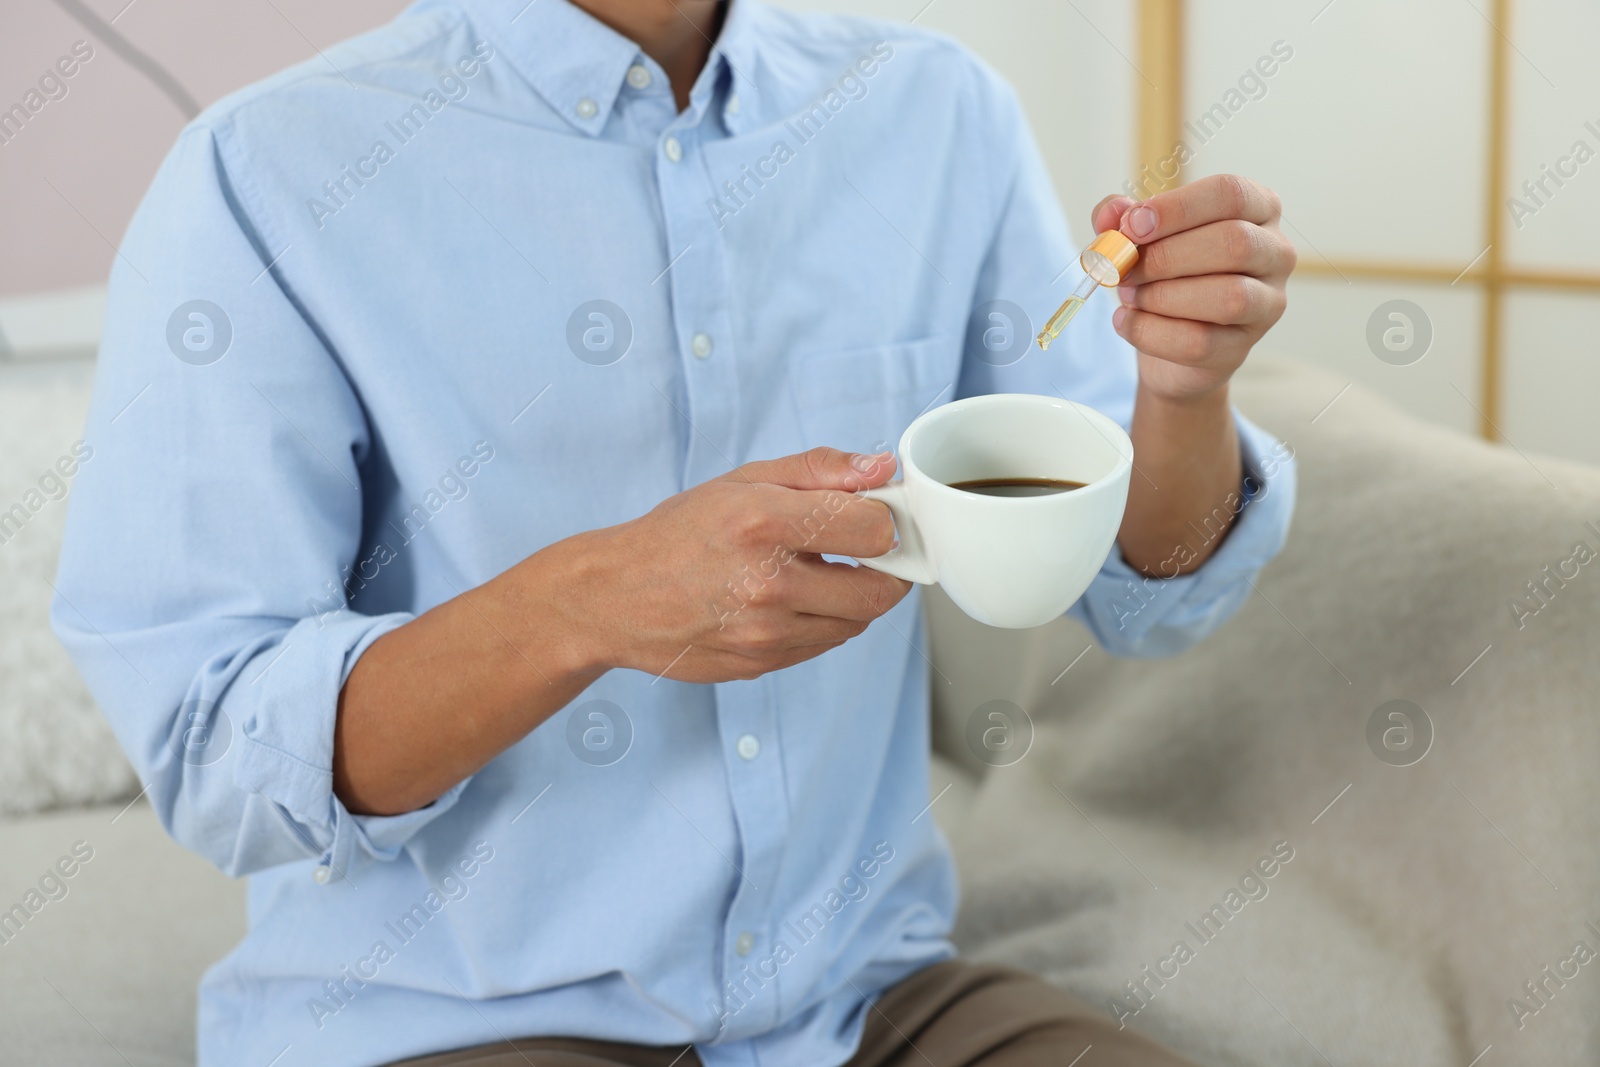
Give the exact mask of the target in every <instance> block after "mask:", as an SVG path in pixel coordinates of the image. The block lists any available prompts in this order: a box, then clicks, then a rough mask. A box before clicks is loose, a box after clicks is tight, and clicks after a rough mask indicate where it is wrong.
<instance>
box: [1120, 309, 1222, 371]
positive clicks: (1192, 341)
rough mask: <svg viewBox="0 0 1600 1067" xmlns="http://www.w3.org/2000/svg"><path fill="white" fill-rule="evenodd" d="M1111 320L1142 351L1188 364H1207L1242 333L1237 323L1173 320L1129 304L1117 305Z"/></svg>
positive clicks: (1173, 361) (1124, 336) (1125, 338)
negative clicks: (1219, 323)
mask: <svg viewBox="0 0 1600 1067" xmlns="http://www.w3.org/2000/svg"><path fill="white" fill-rule="evenodd" d="M1111 322H1112V325H1113V326H1115V327H1116V331H1117V333H1118V334H1120V335H1121V336H1122V337H1123V339H1124V340H1126V341H1127V342H1128V343H1129V344H1131V345H1133V347H1134V348H1136V349H1138V350H1139V351H1140V352H1143V353H1145V354H1146V355H1151V356H1155V357H1157V358H1158V359H1164V360H1167V361H1168V362H1171V363H1182V364H1186V365H1189V366H1204V365H1206V364H1207V363H1209V362H1211V361H1212V360H1214V359H1215V358H1217V357H1218V356H1219V355H1220V354H1221V353H1222V352H1223V351H1224V350H1225V349H1226V348H1227V347H1228V346H1229V345H1230V344H1233V343H1235V342H1237V341H1239V340H1240V339H1241V337H1242V336H1243V330H1242V328H1241V327H1238V326H1218V325H1215V324H1213V323H1209V322H1196V321H1194V320H1193V319H1172V318H1168V317H1167V316H1165V315H1157V314H1154V313H1153V312H1149V311H1136V310H1134V309H1133V308H1126V307H1122V308H1118V309H1117V310H1116V313H1115V314H1114V315H1112V316H1111Z"/></svg>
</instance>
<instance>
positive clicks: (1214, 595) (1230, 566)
mask: <svg viewBox="0 0 1600 1067" xmlns="http://www.w3.org/2000/svg"><path fill="white" fill-rule="evenodd" d="M1234 421H1235V424H1236V425H1237V427H1238V431H1239V450H1240V453H1241V458H1242V460H1243V463H1244V476H1243V479H1242V484H1241V485H1240V487H1239V490H1238V491H1237V492H1236V493H1235V494H1234V495H1233V496H1232V497H1230V498H1229V499H1228V500H1227V501H1226V502H1224V503H1223V505H1222V506H1221V507H1219V508H1218V509H1217V510H1216V511H1214V512H1213V513H1212V515H1211V516H1208V517H1207V518H1205V519H1202V520H1201V521H1200V522H1199V523H1198V524H1196V525H1195V526H1194V527H1192V533H1193V536H1192V538H1191V540H1190V543H1189V545H1188V548H1189V549H1191V550H1193V549H1198V548H1201V547H1210V542H1211V541H1213V540H1215V539H1216V538H1219V537H1220V538H1221V539H1222V540H1221V544H1220V545H1218V546H1217V547H1216V551H1215V552H1214V553H1213V554H1212V555H1211V557H1210V558H1208V559H1207V560H1206V561H1205V562H1204V563H1203V564H1201V565H1200V566H1199V567H1198V568H1196V569H1195V570H1193V571H1191V572H1190V573H1188V574H1184V575H1180V576H1178V577H1175V578H1164V577H1160V576H1159V575H1158V576H1155V577H1151V576H1147V575H1144V574H1141V573H1140V572H1139V571H1136V570H1134V569H1133V568H1132V567H1130V566H1129V565H1128V564H1127V562H1126V561H1125V560H1123V558H1122V553H1121V552H1119V551H1117V550H1116V549H1113V550H1112V552H1111V555H1110V556H1109V557H1107V559H1106V562H1105V565H1104V566H1102V567H1101V568H1100V573H1099V574H1098V575H1096V576H1095V579H1094V581H1093V582H1092V583H1091V584H1090V586H1089V589H1088V591H1087V592H1085V593H1084V594H1083V596H1082V597H1081V598H1080V599H1079V600H1078V602H1077V603H1076V604H1074V605H1073V607H1072V610H1071V611H1070V612H1069V614H1070V615H1072V616H1073V617H1075V618H1077V619H1078V620H1080V621H1081V622H1083V623H1085V624H1086V625H1087V626H1088V627H1089V629H1090V630H1091V631H1092V632H1093V633H1094V636H1095V639H1096V640H1097V641H1099V643H1100V645H1101V646H1102V647H1103V648H1105V649H1106V650H1107V651H1109V652H1112V653H1114V654H1116V655H1120V656H1140V657H1156V656H1170V655H1174V654H1176V653H1178V652H1182V651H1184V650H1185V649H1187V648H1189V647H1190V646H1191V645H1193V644H1195V643H1196V642H1198V641H1200V640H1201V639H1202V638H1204V637H1205V636H1206V635H1207V634H1209V633H1211V632H1212V631H1213V630H1215V629H1216V628H1217V627H1218V626H1221V625H1222V624H1223V623H1224V622H1226V621H1227V620H1228V619H1229V618H1230V617H1231V616H1232V615H1233V613H1234V612H1235V611H1237V610H1238V609H1239V606H1240V605H1241V604H1243V603H1244V601H1245V600H1246V598H1248V597H1249V595H1250V593H1251V592H1252V591H1253V585H1252V583H1253V582H1254V581H1255V576H1256V575H1257V574H1258V573H1259V572H1260V570H1261V568H1263V567H1265V566H1266V565H1267V564H1268V563H1270V562H1271V561H1272V559H1273V558H1274V557H1275V556H1277V554H1278V552H1279V551H1281V550H1282V548H1283V543H1284V539H1285V538H1286V537H1287V535H1288V531H1289V519H1290V516H1291V515H1292V514H1293V513H1294V497H1295V468H1294V456H1293V453H1292V452H1290V450H1289V448H1288V446H1287V445H1285V444H1283V443H1282V442H1280V441H1278V440H1277V439H1276V438H1274V437H1273V436H1272V435H1271V434H1269V433H1267V432H1266V431H1265V430H1262V429H1261V428H1260V427H1258V426H1256V425H1255V424H1254V423H1252V422H1250V420H1248V419H1246V418H1245V417H1244V416H1242V415H1236V416H1235V417H1234ZM1181 565H1182V552H1181V551H1175V552H1174V554H1173V556H1172V558H1171V560H1170V561H1169V569H1171V570H1172V571H1173V573H1176V570H1177V568H1178V567H1179V566H1181Z"/></svg>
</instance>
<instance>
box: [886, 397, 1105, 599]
mask: <svg viewBox="0 0 1600 1067" xmlns="http://www.w3.org/2000/svg"><path fill="white" fill-rule="evenodd" d="M899 460H900V478H899V479H898V480H896V481H894V482H891V483H889V484H888V485H885V486H883V487H881V488H878V489H868V490H864V491H863V492H862V493H861V494H860V495H861V496H864V497H868V498H870V499H872V500H881V501H882V502H883V503H885V504H887V505H888V506H889V510H890V511H891V512H893V513H894V523H895V528H896V531H897V533H898V536H899V540H900V544H899V545H898V546H897V547H896V548H894V549H893V550H892V551H890V552H888V553H886V554H885V555H882V556H876V557H874V558H872V559H863V560H861V561H860V562H861V563H862V564H864V565H866V566H868V567H871V568H873V569H874V570H880V571H884V572H886V573H888V574H892V575H894V576H896V577H897V578H904V579H905V580H906V581H910V582H919V583H922V584H925V585H931V584H934V583H938V584H939V585H941V586H943V587H944V590H945V592H946V593H948V594H949V595H950V599H951V600H953V601H955V602H956V604H957V606H959V607H960V608H961V610H962V611H965V612H966V613H967V614H968V615H971V616H972V617H973V618H974V619H977V620H978V621H979V622H982V623H987V624H988V625H990V626H1000V627H1006V628H1008V629H1022V628H1024V627H1029V626H1040V625H1043V624H1044V623H1047V622H1049V621H1050V620H1051V619H1054V618H1056V617H1058V616H1060V615H1061V614H1062V613H1063V612H1065V611H1066V610H1067V609H1068V608H1069V607H1071V606H1072V604H1073V603H1074V602H1075V601H1076V600H1077V599H1078V598H1079V597H1080V596H1082V595H1083V591H1084V590H1085V589H1087V588H1089V583H1090V582H1091V581H1092V580H1093V579H1094V576H1095V574H1096V573H1097V572H1098V571H1099V570H1100V566H1101V564H1103V563H1104V562H1105V559H1106V556H1107V555H1108V554H1109V553H1110V551H1111V548H1112V545H1113V544H1114V543H1115V541H1116V537H1117V529H1118V528H1119V527H1120V526H1121V525H1122V511H1123V508H1124V507H1125V506H1126V504H1127V501H1128V476H1129V474H1130V473H1131V472H1132V470H1133V442H1131V441H1129V440H1128V435H1127V434H1126V433H1124V432H1123V430H1122V427H1121V426H1119V425H1117V423H1116V422H1115V421H1113V420H1112V419H1110V418H1107V417H1106V416H1105V415H1102V414H1101V413H1100V412H1098V411H1095V410H1094V409H1093V408H1088V407H1084V406H1083V405H1082V404H1074V403H1073V402H1071V401H1070V400H1061V399H1058V398H1056V397H1049V396H1035V395H1032V394H1025V393H996V394H991V395H988V396H975V397H969V398H968V399H966V400H957V401H955V402H954V403H950V404H946V405H945V406H943V407H940V408H935V409H933V410H932V411H930V412H928V413H927V414H925V415H923V416H922V417H921V418H919V419H917V420H916V421H915V422H913V423H912V424H911V425H910V426H909V427H907V428H906V432H905V434H904V435H903V436H902V437H901V438H900V449H899ZM985 478H1053V479H1058V480H1061V481H1073V482H1083V483H1085V484H1084V486H1083V488H1081V489H1074V490H1071V491H1068V492H1061V493H1052V494H1048V495H1044V496H1032V497H997V496H986V495H983V494H980V493H972V492H968V491H966V490H963V489H954V488H951V483H954V482H965V481H976V480H978V479H985Z"/></svg>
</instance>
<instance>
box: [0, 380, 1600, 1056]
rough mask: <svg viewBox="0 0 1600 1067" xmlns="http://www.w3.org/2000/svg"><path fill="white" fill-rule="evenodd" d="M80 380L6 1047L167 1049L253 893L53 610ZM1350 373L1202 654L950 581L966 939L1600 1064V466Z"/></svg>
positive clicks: (71, 398)
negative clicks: (1452, 424)
mask: <svg viewBox="0 0 1600 1067" xmlns="http://www.w3.org/2000/svg"><path fill="white" fill-rule="evenodd" d="M91 369H92V366H91V362H90V361H89V360H87V359H77V360H58V361H52V363H51V364H50V365H48V366H46V365H43V364H40V365H33V366H19V365H15V364H13V365H10V366H0V457H3V458H0V494H3V495H0V508H5V507H9V506H10V505H11V503H12V502H13V501H18V502H22V503H23V505H24V508H25V510H26V511H27V512H28V515H27V518H26V521H25V522H24V524H23V525H22V526H21V527H20V528H19V529H16V530H11V531H10V532H9V533H7V529H6V528H5V527H4V526H3V525H0V534H4V535H5V540H4V541H3V543H0V598H4V599H3V600H0V609H4V612H3V613H4V622H3V626H4V627H5V633H6V636H5V640H4V642H3V648H0V741H3V746H0V912H4V911H5V910H7V909H11V908H12V907H13V906H14V905H17V904H21V905H22V906H23V908H24V911H26V912H27V918H26V920H25V921H21V920H13V922H12V924H11V926H10V927H7V926H5V925H3V924H0V937H3V938H4V940H3V941H0V1021H3V1025H0V1063H3V1064H52V1065H54V1064H83V1065H99V1064H106V1065H113V1064H117V1065H130V1064H131V1065H135V1067H156V1065H162V1067H165V1065H172V1064H183V1063H190V1062H192V1061H193V1056H194V1036H193V1018H194V1009H195V985H196V982H197V981H198V979H199V977H200V974H201V972H202V971H203V970H204V968H205V967H206V966H207V965H208V964H209V963H210V962H211V961H213V960H215V959H217V958H218V957H220V956H221V955H223V954H224V953H225V952H226V951H227V950H228V949H229V947H230V946H231V945H232V944H233V943H234V942H235V941H236V940H237V939H238V938H239V937H240V936H241V934H242V933H243V930H244V926H245V892H244V886H243V885H242V884H240V883H237V882H234V881H230V880H229V879H227V878H225V877H223V876H222V875H221V874H219V873H218V872H217V871H215V870H214V869H212V868H211V867H210V866H209V865H208V864H207V863H205V862H204V861H202V860H200V859H198V858H197V857H195V856H192V855H189V854H187V853H186V852H184V851H183V850H182V849H181V848H179V847H178V846H177V845H175V844H173V843H172V842H171V841H170V840H169V839H167V838H166V837H165V835H164V834H163V832H162V830H161V828H160V826H159V824H158V823H157V821H156V819H155V817H154V814H153V812H152V811H151V809H150V808H149V806H148V805H147V804H145V803H144V801H143V800H142V799H140V798H139V796H138V793H139V784H138V783H137V782H136V781H135V780H134V778H133V776H132V773H131V771H130V770H129V768H128V767H127V765H126V763H125V762H124V761H122V759H121V756H120V754H119V753H118V751H117V749H116V745H115V742H114V740H112V738H111V737H110V735H109V731H108V730H107V729H106V728H105V726H104V724H103V723H102V722H101V721H100V719H99V717H98V715H97V713H96V712H95V710H94V708H93V706H92V703H91V702H90V701H89V698H88V696H87V694H86V693H85V692H84V691H83V688H82V686H81V684H79V683H78V682H77V680H76V678H75V677H74V676H73V674H72V672H71V668H70V665H69V664H67V663H66V661H65V657H64V655H63V654H62V653H61V652H60V650H59V648H57V647H56V646H55V644H54V642H53V639H52V638H51V637H50V635H49V633H48V630H47V628H46V622H45V615H44V610H45V607H46V605H47V604H48V600H49V597H50V593H51V591H50V587H49V579H50V578H51V576H52V570H53V566H54V555H55V539H56V538H58V537H59V534H60V522H61V518H62V515H63V513H64V511H65V508H64V506H63V504H62V502H61V501H60V500H59V499H57V498H56V497H55V487H54V480H48V479H47V480H46V482H45V483H44V484H42V485H41V479H44V478H45V477H46V474H47V472H48V471H50V470H52V469H57V468H56V467H55V464H56V461H57V460H58V459H59V458H60V457H61V456H63V455H67V454H69V453H70V451H71V447H72V444H73V442H74V441H75V440H76V438H77V436H78V427H79V425H81V419H82V415H83V410H84V406H85V403H86V392H85V390H86V387H87V383H88V379H89V375H90V373H91ZM1345 385H1346V383H1345V382H1343V381H1341V380H1337V379H1334V378H1330V377H1328V376H1326V375H1324V374H1322V373H1319V372H1317V371H1314V370H1312V369H1310V368H1308V367H1306V366H1304V365H1301V364H1298V363H1293V362H1275V361H1272V360H1267V359H1253V360H1252V361H1251V364H1250V365H1249V367H1247V369H1246V371H1245V372H1244V374H1243V375H1242V377H1241V379H1240V381H1239V382H1238V385H1237V388H1236V394H1235V395H1236V398H1237V401H1238V403H1239V405H1240V407H1241V408H1242V409H1243V410H1244V411H1245V412H1246V413H1248V414H1249V415H1250V416H1251V417H1253V418H1254V419H1255V420H1257V421H1258V422H1260V423H1261V424H1263V425H1265V426H1266V427H1268V428H1269V429H1271V430H1272V431H1274V432H1275V433H1277V434H1278V435H1279V436H1280V437H1282V438H1283V439H1284V440H1286V441H1287V442H1289V443H1290V445H1291V446H1292V447H1293V448H1294V450H1295V452H1296V454H1297V456H1298V458H1299V465H1300V497H1299V509H1298V511H1297V514H1296V518H1295V524H1294V528H1293V531H1292V533H1291V536H1290V540H1289V544H1288V547H1287V549H1286V550H1285V552H1284V554H1283V556H1282V557H1281V558H1280V559H1279V560H1277V561H1276V562H1274V563H1273V564H1272V565H1271V566H1270V567H1269V568H1268V569H1267V570H1266V571H1265V572H1264V573H1263V574H1262V575H1261V577H1260V578H1259V580H1258V582H1257V589H1256V591H1255V592H1254V593H1253V594H1252V596H1251V597H1250V599H1249V601H1248V602H1247V603H1246V604H1245V606H1244V607H1243V608H1242V609H1241V610H1240V612H1239V614H1238V616H1237V617H1236V618H1235V619H1234V620H1233V621H1232V622H1231V623H1230V624H1229V625H1228V626H1226V627H1225V628H1223V629H1222V630H1221V631H1220V632H1218V633H1217V634H1215V635H1213V636H1212V637H1210V638H1209V639H1207V640H1206V641H1204V642H1203V643H1201V644H1200V645H1199V646H1198V647H1197V648H1195V649H1193V650H1192V651H1190V652H1188V653H1186V654H1185V655H1182V656H1179V657H1176V658H1173V659H1169V660H1160V661H1154V660H1114V659H1112V658H1110V657H1108V656H1106V655H1105V654H1103V653H1102V652H1101V651H1100V650H1099V649H1098V648H1097V647H1095V646H1094V645H1093V643H1092V642H1091V641H1090V639H1089V637H1088V635H1087V633H1086V632H1085V631H1084V630H1083V629H1082V628H1081V627H1079V626H1078V625H1077V624H1076V623H1074V622H1072V621H1071V620H1066V619H1063V620H1061V621H1059V622H1056V623H1053V624H1051V625H1049V626H1045V627H1040V628H1038V629H1035V630H1026V631H1006V630H991V629H987V628H985V627H983V626H980V625H979V624H977V623H975V622H973V621H971V620H970V619H967V618H966V617H965V616H963V615H962V614H961V613H960V612H959V611H957V610H956V609H955V608H953V607H952V606H951V605H950V603H949V602H948V601H947V600H945V599H944V598H943V597H942V596H941V595H940V594H939V593H938V592H937V591H936V590H935V591H932V592H931V593H930V594H929V595H928V597H927V613H928V644H929V648H928V655H929V659H930V661H931V666H930V669H931V671H932V672H933V684H934V691H935V699H934V707H933V715H934V737H935V745H934V748H935V751H934V752H933V753H931V755H930V758H931V768H932V778H931V790H930V798H929V799H930V802H931V804H932V812H933V814H934V816H935V817H936V818H937V819H938V820H939V822H940V825H941V826H942V827H943V828H944V830H945V832H946V834H947V835H948V836H949V838H950V840H951V842H952V845H953V847H954V849H955V853H956V856H957V859H958V862H959V865H960V871H961V878H962V884H963V893H964V898H963V907H962V911H961V917H960V920H959V925H958V928H957V931H956V937H957V940H958V942H959V943H960V945H961V947H962V949H963V951H965V952H966V953H968V954H970V955H972V956H973V957H976V958H980V959H984V960H992V961H1003V962H1007V963H1011V964H1015V965H1018V966H1022V967H1026V968H1030V969H1032V970H1035V971H1037V972H1039V973H1041V974H1043V975H1044V976H1046V977H1047V978H1048V979H1050V980H1051V981H1053V982H1056V983H1058V984H1060V985H1061V986H1063V987H1065V988H1067V989H1069V990H1072V991H1073V992H1075V993H1077V994H1078V995H1080V996H1082V997H1084V998H1086V999H1087V1000H1089V1001H1090V1002H1092V1003H1094V1004H1096V1005H1097V1006H1099V1007H1101V1008H1103V1009H1104V1010H1106V1011H1107V1012H1108V1013H1110V1014H1112V1015H1113V1016H1115V1017H1116V1018H1118V1019H1119V1020H1121V1022H1122V1024H1123V1025H1128V1026H1133V1027H1136V1028H1138V1029H1140V1030H1143V1031H1145V1032H1147V1033H1150V1034H1152V1035H1154V1036H1156V1037H1158V1038H1160V1039H1162V1040H1164V1041H1166V1042H1168V1043H1170V1044H1172V1045H1174V1046H1176V1047H1177V1048H1179V1049H1182V1050H1183V1051H1185V1052H1187V1053H1188V1054H1189V1055H1190V1056H1192V1057H1193V1058H1194V1059H1195V1060H1197V1061H1198V1062H1199V1063H1202V1064H1209V1065H1216V1067H1222V1065H1249V1067H1256V1065H1259V1067H1267V1065H1271V1067H1296V1065H1306V1067H1313V1065H1328V1064H1334V1065H1338V1067H1358V1065H1379V1064H1385V1065H1387V1064H1399V1063H1404V1064H1414V1065H1430V1067H1478V1065H1482V1067H1493V1065H1499V1064H1513V1063H1521V1064H1574V1065H1576V1064H1594V1063H1600V959H1596V958H1595V953H1596V952H1600V787H1597V785H1596V772H1597V770H1600V715H1597V714H1596V703H1597V701H1600V657H1597V656H1596V646H1595V635H1596V634H1597V633H1600V628H1597V623H1600V596H1597V593H1600V566H1591V565H1590V562H1591V561H1593V560H1595V559H1596V558H1600V555H1597V554H1600V472H1597V471H1595V470H1593V469H1590V468H1587V467H1583V466H1580V465H1576V464H1572V463H1566V462H1560V461H1557V460H1554V459H1549V458H1546V457H1542V456H1533V455H1524V454H1522V453H1520V452H1518V451H1517V450H1515V449H1514V448H1510V447H1504V446H1491V445H1488V444H1485V443H1482V442H1479V441H1476V440H1471V439H1468V438H1465V437H1463V436H1460V435H1458V434H1454V433H1450V432H1447V431H1444V430H1440V429H1436V428H1433V427H1430V426H1428V425H1425V424H1422V423H1419V422H1417V421H1415V420H1414V419H1411V418H1409V417H1407V416H1405V415H1404V414H1402V413H1400V412H1399V411H1397V410H1395V409H1394V408H1392V407H1390V406H1388V405H1387V404H1385V403H1384V402H1382V401H1381V400H1379V399H1377V398H1376V397H1374V396H1372V395H1370V394H1367V393H1365V392H1363V391H1362V390H1361V389H1359V388H1351V389H1348V390H1347V391H1345V392H1343V393H1342V395H1341V390H1343V389H1344V387H1345ZM1336 396H1337V400H1336V402H1335V403H1333V405H1332V406H1331V407H1330V406H1328V404H1329V401H1330V399H1333V398H1335V397H1336ZM58 478H59V480H61V481H62V482H63V483H65V487H64V488H63V489H62V492H63V493H65V491H66V488H69V487H70V486H69V483H70V479H66V478H60V477H59V475H58ZM33 489H39V492H38V494H37V495H36V496H30V495H29V493H30V491H31V490H33ZM33 503H39V506H38V507H37V508H33V507H32V504H33ZM996 716H998V718H997V717H996ZM975 723H976V724H977V726H976V727H975ZM994 724H998V725H999V726H1000V727H1001V729H1002V732H1003V734H1004V741H1005V743H1004V744H1003V745H1001V746H995V745H994V744H992V743H991V742H992V740H993V737H994V736H995V735H994V734H993V731H992V730H990V729H989V727H990V726H991V725H994ZM68 872H70V873H68ZM35 904H37V907H34V906H33V905H35ZM262 1067H264V1065H262ZM284 1067H287V1061H286V1063H285V1065H284Z"/></svg>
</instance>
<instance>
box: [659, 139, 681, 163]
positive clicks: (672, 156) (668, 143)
mask: <svg viewBox="0 0 1600 1067" xmlns="http://www.w3.org/2000/svg"><path fill="white" fill-rule="evenodd" d="M661 148H662V150H663V151H665V152H666V153H667V159H669V160H670V161H672V162H673V163H676V162H678V160H680V159H682V158H683V145H681V144H679V143H678V139H677V138H676V137H668V138H667V139H666V140H665V141H663V142H662V143H661Z"/></svg>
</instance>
